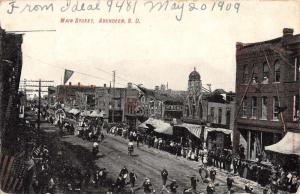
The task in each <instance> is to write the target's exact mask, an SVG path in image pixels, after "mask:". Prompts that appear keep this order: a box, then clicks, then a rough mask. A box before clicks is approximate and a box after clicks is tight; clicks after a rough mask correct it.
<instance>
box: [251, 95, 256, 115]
mask: <svg viewBox="0 0 300 194" xmlns="http://www.w3.org/2000/svg"><path fill="white" fill-rule="evenodd" d="M256 110H257V98H256V97H252V100H251V117H252V118H256Z"/></svg>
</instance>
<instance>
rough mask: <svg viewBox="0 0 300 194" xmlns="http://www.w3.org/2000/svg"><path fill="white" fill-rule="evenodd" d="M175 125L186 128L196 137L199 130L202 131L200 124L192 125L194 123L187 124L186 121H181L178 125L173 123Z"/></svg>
mask: <svg viewBox="0 0 300 194" xmlns="http://www.w3.org/2000/svg"><path fill="white" fill-rule="evenodd" d="M175 126H177V127H184V128H186V129H187V130H188V131H189V132H190V133H192V134H193V135H195V136H196V137H198V138H200V137H201V131H202V125H194V124H188V123H182V124H180V125H175Z"/></svg>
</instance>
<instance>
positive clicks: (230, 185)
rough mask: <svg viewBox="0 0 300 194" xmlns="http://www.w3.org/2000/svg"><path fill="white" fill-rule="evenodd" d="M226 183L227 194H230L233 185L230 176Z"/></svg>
mask: <svg viewBox="0 0 300 194" xmlns="http://www.w3.org/2000/svg"><path fill="white" fill-rule="evenodd" d="M226 182H227V189H228V193H231V189H232V185H233V183H234V180H233V178H232V176H231V175H230V174H228V177H227V179H226Z"/></svg>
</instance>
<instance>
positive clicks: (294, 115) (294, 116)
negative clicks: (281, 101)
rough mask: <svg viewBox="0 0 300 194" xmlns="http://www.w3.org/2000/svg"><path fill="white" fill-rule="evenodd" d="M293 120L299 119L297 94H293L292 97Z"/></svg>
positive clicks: (299, 104)
mask: <svg viewBox="0 0 300 194" xmlns="http://www.w3.org/2000/svg"><path fill="white" fill-rule="evenodd" d="M293 98H294V99H293V102H294V103H293V120H294V121H299V119H300V110H299V106H300V98H299V95H295V96H294V97H293Z"/></svg>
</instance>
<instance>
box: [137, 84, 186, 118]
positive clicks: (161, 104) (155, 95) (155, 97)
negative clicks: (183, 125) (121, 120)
mask: <svg viewBox="0 0 300 194" xmlns="http://www.w3.org/2000/svg"><path fill="white" fill-rule="evenodd" d="M139 89H140V91H141V97H140V101H139V109H140V112H139V114H142V115H143V116H144V117H145V118H149V117H154V118H157V119H161V120H166V121H172V119H182V117H183V112H184V97H183V96H179V95H174V94H173V95H172V94H171V92H170V91H168V90H164V87H162V88H161V89H159V87H158V86H157V87H155V89H154V90H151V89H147V88H144V87H139Z"/></svg>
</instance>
